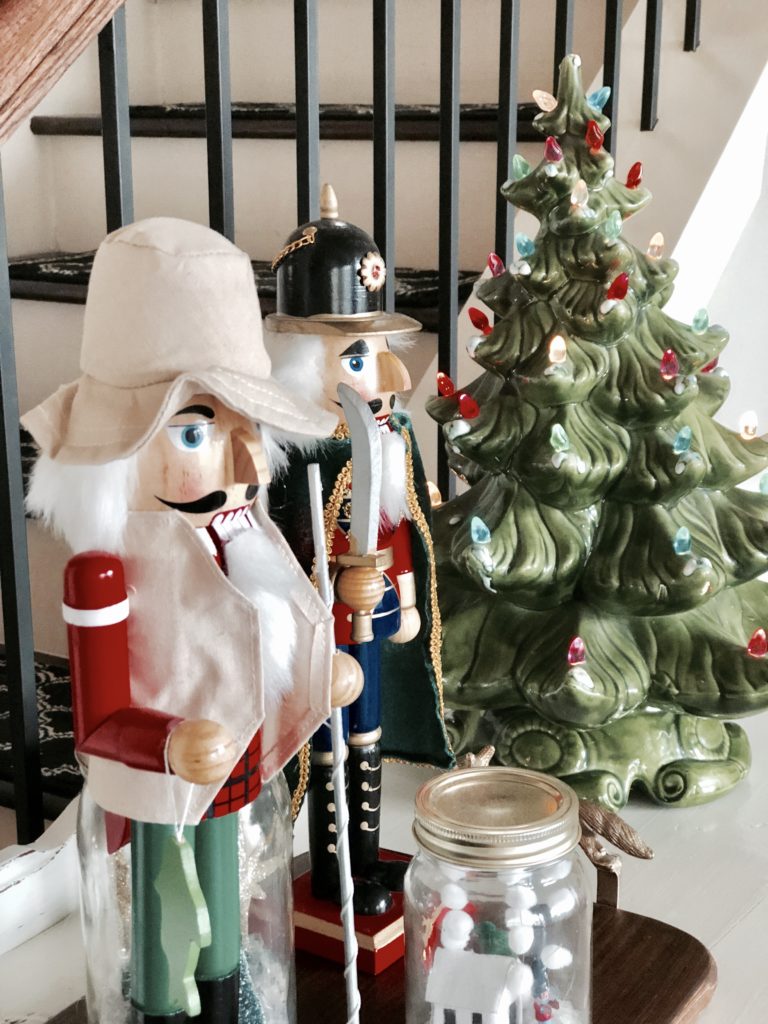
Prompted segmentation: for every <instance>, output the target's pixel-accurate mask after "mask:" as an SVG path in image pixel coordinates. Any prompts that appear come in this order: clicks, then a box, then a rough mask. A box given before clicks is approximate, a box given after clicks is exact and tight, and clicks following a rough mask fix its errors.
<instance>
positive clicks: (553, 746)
mask: <svg viewBox="0 0 768 1024" xmlns="http://www.w3.org/2000/svg"><path fill="white" fill-rule="evenodd" d="M451 728H452V737H451V738H452V740H453V743H454V749H455V750H456V751H457V752H458V753H462V752H463V751H464V750H478V749H480V747H482V746H483V745H485V744H487V743H489V744H492V745H493V746H494V747H495V750H496V754H495V758H494V763H499V764H505V765H509V766H511V767H514V768H530V769H533V770H534V771H542V772H548V773H549V774H551V775H555V776H557V777H558V778H560V779H563V781H565V782H567V783H568V784H569V785H570V786H572V787H573V788H574V789H575V790H576V792H577V793H578V794H579V796H580V797H581V798H582V799H583V800H591V801H592V802H594V803H599V804H602V805H603V806H604V807H607V808H608V809H609V810H612V811H620V810H621V809H622V808H623V807H624V806H625V805H626V803H627V801H628V799H629V796H630V792H631V790H632V788H633V787H635V786H636V787H638V788H641V789H642V790H643V791H644V792H646V793H647V794H648V795H649V796H650V797H651V798H652V799H653V800H655V801H657V802H658V803H661V804H667V805H671V806H676V807H690V806H694V805H696V804H702V803H707V802H709V801H711V800H714V799H716V798H717V797H720V796H723V795H724V794H725V793H727V792H729V791H730V790H731V789H732V788H733V787H734V786H735V785H736V784H737V783H738V782H740V781H741V780H742V779H743V778H744V777H745V776H746V774H747V772H748V771H749V767H750V763H751V753H750V749H749V741H748V739H747V735H746V733H745V732H744V730H743V729H742V728H741V727H740V726H739V725H736V724H735V723H734V722H722V721H720V720H718V719H713V718H704V717H701V716H697V715H689V714H685V713H681V712H674V711H668V710H660V709H658V708H655V707H652V706H646V707H644V708H641V709H640V710H638V711H635V712H632V713H631V714H628V715H626V716H625V717H624V718H620V719H618V720H617V721H615V722H611V723H610V724H609V725H606V726H603V727H602V728H597V729H580V728H578V727H576V726H569V725H562V724H560V725H556V724H554V723H553V722H550V721H548V720H547V719H546V718H544V717H542V716H541V715H539V714H537V713H536V712H535V711H532V710H529V709H522V708H511V709H508V710H499V711H486V712H480V713H478V712H467V711H458V712H454V717H453V724H452V727H451Z"/></svg>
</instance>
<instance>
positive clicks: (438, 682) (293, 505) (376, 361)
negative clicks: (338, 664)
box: [266, 185, 452, 914]
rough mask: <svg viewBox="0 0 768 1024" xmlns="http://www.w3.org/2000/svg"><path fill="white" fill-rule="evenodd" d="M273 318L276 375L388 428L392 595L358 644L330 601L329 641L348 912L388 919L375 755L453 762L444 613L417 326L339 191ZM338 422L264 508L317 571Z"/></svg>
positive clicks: (301, 233) (313, 806) (282, 272)
mask: <svg viewBox="0 0 768 1024" xmlns="http://www.w3.org/2000/svg"><path fill="white" fill-rule="evenodd" d="M272 265H273V268H274V269H275V270H276V272H277V312H276V313H274V314H272V315H271V316H269V317H268V318H267V321H266V326H267V345H268V347H269V349H270V354H271V356H272V361H273V372H274V373H275V376H276V378H277V379H278V380H280V381H281V382H282V383H283V385H284V386H286V385H287V384H288V383H289V382H290V386H291V387H292V388H294V389H295V390H296V391H299V392H300V393H302V394H303V395H305V396H306V397H307V398H308V399H311V400H313V401H315V402H317V404H319V405H322V406H323V407H324V408H326V409H328V410H329V411H331V410H332V411H335V412H339V411H340V404H339V401H338V396H337V388H338V385H339V383H340V382H343V383H346V384H348V385H351V386H352V387H353V388H354V389H355V390H356V391H357V392H358V394H359V395H360V396H361V397H362V398H363V399H364V400H365V401H366V402H367V403H368V405H369V406H370V408H371V410H372V412H373V413H374V415H375V417H376V419H377V422H378V423H379V426H380V430H381V435H382V460H383V482H382V490H381V520H380V531H379V538H378V547H379V551H380V553H382V557H384V555H386V559H387V561H389V563H390V565H389V568H387V569H386V571H385V582H386V590H385V593H384V597H383V599H382V601H381V603H380V604H379V606H378V607H377V608H376V610H375V612H374V616H373V625H374V637H375V638H374V640H373V641H372V642H371V643H365V644H355V643H354V642H353V640H352V636H351V611H350V608H349V607H348V606H347V605H345V604H343V603H342V602H341V601H339V600H338V599H337V600H336V603H335V605H334V609H333V611H334V621H335V629H336V643H337V645H338V646H339V647H341V648H342V649H344V650H348V651H349V653H350V654H352V655H353V656H354V657H355V658H356V660H357V661H358V662H359V664H360V665H361V667H362V670H363V675H364V680H365V683H364V687H363V692H362V694H361V696H360V697H359V698H358V700H357V701H355V703H354V704H352V705H350V707H349V708H348V709H346V710H345V715H346V717H347V723H346V724H347V735H348V745H349V757H348V771H349V811H350V822H349V841H350V853H351V859H352V872H353V875H354V877H355V911H356V913H363V914H377V913H383V912H384V911H386V910H387V909H388V907H389V906H390V905H391V895H390V894H391V892H394V891H400V890H401V889H402V882H403V874H404V865H403V864H402V863H400V862H393V861H385V860H380V858H379V823H380V805H381V757H382V752H383V753H384V754H385V755H389V756H392V757H396V758H402V759H406V760H410V761H416V762H428V763H430V764H434V765H439V766H448V765H450V764H451V763H452V754H451V752H450V745H449V742H448V739H447V737H446V734H445V729H444V725H443V717H442V678H441V666H440V639H441V637H440V616H439V610H438V606H437V595H436V589H435V573H434V559H433V555H432V541H431V537H430V532H429V525H428V524H429V498H428V494H427V485H426V480H425V477H424V471H423V468H422V465H421V459H420V457H419V452H418V448H417V447H416V441H415V438H414V436H413V431H412V429H411V424H410V420H409V418H408V416H407V415H406V414H405V413H402V412H396V411H394V410H395V402H396V393H397V392H400V391H406V390H408V389H409V388H410V379H409V377H408V373H407V371H406V369H405V366H404V365H403V363H402V362H401V361H400V359H399V358H398V357H397V356H396V355H395V354H394V352H392V351H391V350H390V342H389V340H388V339H393V338H397V337H399V336H402V335H403V334H407V333H408V334H409V333H411V332H413V331H417V330H419V329H420V324H418V323H417V322H416V321H415V320H412V319H411V318H410V317H407V316H402V315H400V314H396V313H387V312H384V311H383V310H382V303H381V288H382V285H383V284H384V277H385V274H386V267H385V265H384V260H383V259H382V256H381V254H380V253H379V251H378V249H377V247H376V244H375V242H374V241H373V239H372V238H371V237H370V236H369V235H368V234H366V232H364V231H362V230H361V229H360V228H358V227H355V226H354V225H352V224H348V223H346V222H345V221H343V220H340V219H339V215H338V204H337V201H336V196H335V194H334V193H333V190H332V189H331V188H330V186H328V185H325V186H323V190H322V198H321V215H320V219H319V220H317V221H314V222H312V223H311V224H306V225H303V226H301V227H299V228H298V229H297V230H296V231H294V232H293V234H292V235H291V236H290V238H289V239H288V241H287V243H286V245H285V247H284V248H283V250H282V251H281V252H280V253H278V255H277V256H276V258H275V260H274V262H273V264H272ZM351 454H352V453H351V447H350V441H349V431H348V429H347V426H346V422H345V421H344V419H343V417H342V423H341V424H340V426H339V427H338V428H337V430H336V432H335V433H334V435H333V438H332V440H330V441H327V442H323V443H322V444H321V445H320V446H319V448H314V449H312V450H310V451H309V452H307V451H306V450H302V448H301V446H300V445H297V446H296V447H295V448H294V449H293V450H292V452H291V454H290V462H289V466H288V469H287V471H286V472H285V473H284V474H281V475H280V477H279V479H278V480H277V481H276V482H275V483H273V485H272V487H271V489H270V514H271V515H272V517H273V518H274V519H275V521H276V522H277V523H278V525H279V526H280V528H281V529H282V531H283V533H284V535H285V537H286V539H287V540H288V542H289V544H290V545H291V548H292V549H293V551H294V552H295V554H296V556H297V558H298V559H299V561H300V562H301V563H302V565H303V566H304V567H305V568H306V570H307V572H311V569H312V560H313V550H312V546H311V531H310V522H309V507H308V505H309V503H308V498H307V485H306V464H307V462H308V461H309V460H310V459H311V460H312V461H317V462H319V464H320V470H321V474H322V478H323V498H324V501H325V522H326V533H327V536H326V541H327V545H328V550H329V551H330V552H331V560H332V561H333V558H334V556H339V555H340V554H343V553H345V552H346V551H347V550H348V541H347V530H348V528H349V497H350V494H351V490H350V486H351V482H352V478H353V474H354V468H353V465H352V459H351ZM331 759H332V758H331V752H330V737H329V731H328V729H327V727H325V726H324V727H323V728H321V729H320V730H319V731H318V732H317V733H316V734H315V736H314V738H313V740H312V768H311V779H310V785H309V818H310V856H311V863H312V889H313V893H314V895H315V896H316V897H318V898H321V899H325V898H330V899H338V870H337V865H336V856H335V843H334V835H335V808H334V805H333V802H332V801H331V800H329V798H328V792H329V787H330V773H331V767H330V765H331Z"/></svg>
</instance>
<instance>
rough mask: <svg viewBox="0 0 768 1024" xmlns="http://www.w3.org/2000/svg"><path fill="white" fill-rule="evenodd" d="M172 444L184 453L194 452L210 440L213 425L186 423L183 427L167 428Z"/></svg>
mask: <svg viewBox="0 0 768 1024" xmlns="http://www.w3.org/2000/svg"><path fill="white" fill-rule="evenodd" d="M165 429H166V431H167V432H168V436H169V438H170V439H171V443H172V444H173V445H174V447H175V448H178V449H179V451H182V452H194V451H198V450H199V449H200V448H202V447H203V445H204V444H206V442H207V441H208V440H209V438H210V435H211V430H212V429H213V424H212V423H184V424H182V425H181V426H170V427H166V428H165Z"/></svg>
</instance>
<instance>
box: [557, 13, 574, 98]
mask: <svg viewBox="0 0 768 1024" xmlns="http://www.w3.org/2000/svg"><path fill="white" fill-rule="evenodd" d="M573 7H574V0H557V8H556V11H555V73H554V78H553V81H554V83H555V92H557V78H558V73H559V70H560V62H561V61H562V59H563V57H566V56H567V55H568V54H569V53H571V52H572V51H573Z"/></svg>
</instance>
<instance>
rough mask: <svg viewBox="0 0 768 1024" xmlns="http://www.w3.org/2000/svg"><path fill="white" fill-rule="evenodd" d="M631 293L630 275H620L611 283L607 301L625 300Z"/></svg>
mask: <svg viewBox="0 0 768 1024" xmlns="http://www.w3.org/2000/svg"><path fill="white" fill-rule="evenodd" d="M628 291H629V274H619V276H618V277H617V278H616V279H615V280H614V281H613V282H612V283H611V287H610V288H609V289H608V292H607V293H606V296H605V297H606V299H625V298H626V297H627V292H628Z"/></svg>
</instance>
